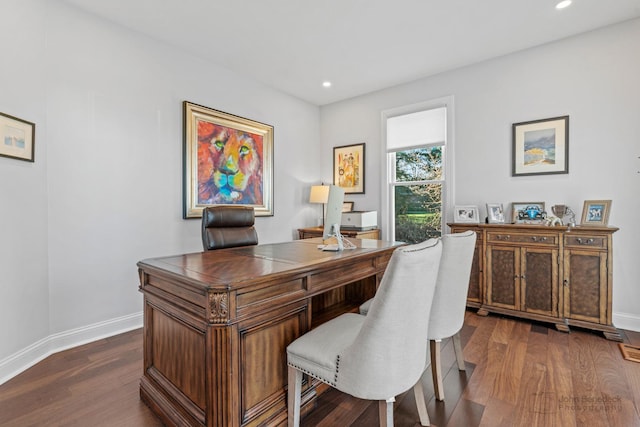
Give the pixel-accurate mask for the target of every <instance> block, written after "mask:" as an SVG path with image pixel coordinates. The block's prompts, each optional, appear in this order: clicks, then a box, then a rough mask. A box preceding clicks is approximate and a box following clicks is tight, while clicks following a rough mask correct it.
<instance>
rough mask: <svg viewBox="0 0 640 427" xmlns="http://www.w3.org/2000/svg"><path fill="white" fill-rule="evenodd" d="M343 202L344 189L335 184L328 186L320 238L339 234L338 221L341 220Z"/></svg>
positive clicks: (324, 238)
mask: <svg viewBox="0 0 640 427" xmlns="http://www.w3.org/2000/svg"><path fill="white" fill-rule="evenodd" d="M343 203H344V189H343V188H341V187H338V186H337V185H330V186H329V199H328V200H327V214H326V217H325V220H324V231H323V233H322V239H323V240H327V239H329V238H330V237H338V238H339V236H340V222H341V221H342V205H343Z"/></svg>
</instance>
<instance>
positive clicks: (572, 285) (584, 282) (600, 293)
mask: <svg viewBox="0 0 640 427" xmlns="http://www.w3.org/2000/svg"><path fill="white" fill-rule="evenodd" d="M564 265H565V267H564V270H565V275H564V282H563V285H564V286H563V288H564V298H565V304H564V316H565V317H567V318H569V319H576V320H584V321H587V322H595V323H601V324H606V323H607V308H608V306H609V304H608V297H607V294H608V292H607V290H608V286H607V283H608V281H607V253H605V252H598V251H588V250H579V249H567V250H565V251H564Z"/></svg>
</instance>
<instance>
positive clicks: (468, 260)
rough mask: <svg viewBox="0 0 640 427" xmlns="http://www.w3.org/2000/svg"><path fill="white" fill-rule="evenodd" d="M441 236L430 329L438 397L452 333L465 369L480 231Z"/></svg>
mask: <svg viewBox="0 0 640 427" xmlns="http://www.w3.org/2000/svg"><path fill="white" fill-rule="evenodd" d="M441 240H442V258H441V259H440V268H439V270H438V282H437V284H436V291H435V294H434V296H433V303H432V307H431V316H430V319H429V332H428V333H427V338H428V340H429V346H430V354H431V376H432V378H433V389H434V392H435V395H436V399H438V400H444V388H443V384H442V361H441V357H440V343H441V342H442V340H443V339H444V338H449V337H451V339H452V341H453V349H454V352H455V355H456V361H457V363H458V369H459V370H461V371H464V370H465V366H464V356H463V353H462V345H461V343H460V334H459V332H460V329H462V325H463V323H464V314H465V307H466V305H467V291H468V288H469V277H470V275H471V265H472V263H473V252H474V250H475V246H476V233H475V232H474V231H471V230H469V231H465V232H463V233H455V234H446V235H444V236H442V238H441ZM370 304H371V300H369V301H367V302H365V303H364V304H362V306H360V313H361V314H367V311H368V310H369V305H370Z"/></svg>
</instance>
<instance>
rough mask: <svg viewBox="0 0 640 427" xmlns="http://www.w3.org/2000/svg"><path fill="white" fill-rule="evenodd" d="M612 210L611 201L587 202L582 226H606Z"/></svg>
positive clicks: (581, 222)
mask: <svg viewBox="0 0 640 427" xmlns="http://www.w3.org/2000/svg"><path fill="white" fill-rule="evenodd" d="M610 210H611V200H585V201H584V206H583V207H582V219H581V220H580V225H596V226H598V225H600V226H606V225H607V224H608V223H609V211H610Z"/></svg>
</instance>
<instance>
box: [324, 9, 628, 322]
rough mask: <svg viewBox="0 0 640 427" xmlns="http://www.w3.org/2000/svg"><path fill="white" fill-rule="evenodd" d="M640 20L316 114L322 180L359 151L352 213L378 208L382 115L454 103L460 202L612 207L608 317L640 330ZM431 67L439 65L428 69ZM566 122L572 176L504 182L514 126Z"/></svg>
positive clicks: (508, 178) (507, 177)
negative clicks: (360, 183) (346, 153)
mask: <svg viewBox="0 0 640 427" xmlns="http://www.w3.org/2000/svg"><path fill="white" fill-rule="evenodd" d="M639 45H640V20H633V21H629V22H626V23H623V24H620V25H616V26H612V27H609V28H605V29H601V30H599V31H594V32H591V33H587V34H584V35H581V36H578V37H573V38H570V39H566V40H563V41H560V42H556V43H553V44H549V45H545V46H541V47H538V48H535V49H530V50H527V51H523V52H519V53H515V54H512V55H508V56H505V57H501V58H498V59H495V60H491V61H486V62H483V63H480V64H476V65H474V66H470V67H466V68H462V69H459V70H455V71H451V72H447V73H443V74H440V75H437V76H434V77H431V78H426V79H423V80H419V81H416V82H413V83H410V84H406V85H401V86H397V87H393V88H389V89H386V90H383V91H380V92H376V93H373V94H369V95H366V96H362V97H358V98H355V99H351V100H348V101H344V102H339V103H335V104H332V105H329V106H324V107H322V108H321V143H322V146H323V156H324V157H325V158H327V159H328V160H327V161H325V162H324V163H323V173H322V174H323V177H324V178H325V179H326V178H327V177H330V176H331V161H330V155H331V154H330V153H331V149H332V147H333V146H338V145H345V144H353V143H360V142H366V143H367V146H366V155H367V157H366V194H364V195H353V196H350V197H349V199H351V200H354V201H355V208H356V209H364V210H366V209H378V210H379V209H380V206H381V203H382V202H381V200H380V194H381V182H380V180H381V177H382V173H383V170H384V167H385V163H384V161H383V159H382V147H381V140H382V136H381V112H382V111H384V110H388V109H392V108H397V107H400V106H403V105H409V104H415V103H420V102H423V101H427V100H430V99H436V98H441V97H444V96H449V95H452V96H453V97H454V100H455V135H454V139H455V187H456V188H455V202H454V203H456V204H475V205H479V206H480V207H481V216H482V217H484V215H485V214H486V212H485V211H486V210H485V204H486V203H487V202H491V203H493V202H501V203H504V204H505V206H507V205H508V204H509V203H510V202H513V201H545V202H546V204H547V206H552V205H554V204H557V203H566V204H568V205H569V206H571V207H572V208H573V209H574V210H575V211H576V212H577V214H578V221H579V220H580V218H579V216H580V214H581V212H582V205H583V201H584V200H588V199H612V200H613V202H612V211H611V216H610V220H609V224H610V225H613V226H617V227H620V231H618V232H617V233H616V234H615V235H614V253H615V255H614V274H613V277H614V289H613V314H614V323H615V324H616V326H618V327H622V328H627V329H633V330H640V308H639V306H638V301H640V286H639V285H640V283H638V277H640V263H639V262H638V246H637V242H638V241H640V222H639V221H638V219H637V216H638V212H640V197H639V195H640V191H639V190H640V173H638V171H640V159H638V157H639V156H640V139H639V137H640V120H639V117H640V79H639V78H638V76H640V55H638V46H639ZM435 60H437V58H435ZM561 115H569V116H570V135H569V153H570V156H569V163H570V164H569V174H567V175H547V176H532V177H511V124H512V123H517V122H522V121H529V120H536V119H543V118H549V117H556V116H561Z"/></svg>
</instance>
